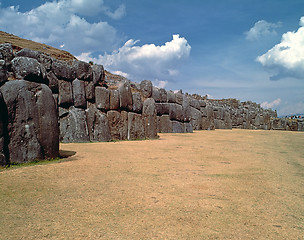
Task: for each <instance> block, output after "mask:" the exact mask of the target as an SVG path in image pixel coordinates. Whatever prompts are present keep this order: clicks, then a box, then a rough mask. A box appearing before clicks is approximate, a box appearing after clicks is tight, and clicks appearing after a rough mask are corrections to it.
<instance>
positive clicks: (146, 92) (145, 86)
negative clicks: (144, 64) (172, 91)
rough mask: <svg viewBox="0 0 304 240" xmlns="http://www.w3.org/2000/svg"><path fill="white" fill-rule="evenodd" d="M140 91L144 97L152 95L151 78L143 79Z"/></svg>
mask: <svg viewBox="0 0 304 240" xmlns="http://www.w3.org/2000/svg"><path fill="white" fill-rule="evenodd" d="M140 91H141V94H142V96H143V97H144V98H150V97H151V96H152V82H151V81H149V80H143V81H141V82H140Z"/></svg>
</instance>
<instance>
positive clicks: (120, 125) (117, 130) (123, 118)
mask: <svg viewBox="0 0 304 240" xmlns="http://www.w3.org/2000/svg"><path fill="white" fill-rule="evenodd" d="M107 116H108V121H109V127H110V132H111V136H112V139H117V140H124V139H127V137H128V113H127V112H126V111H122V112H121V113H119V112H117V111H112V110H111V111H108V112H107Z"/></svg>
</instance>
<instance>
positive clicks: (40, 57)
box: [16, 48, 52, 71]
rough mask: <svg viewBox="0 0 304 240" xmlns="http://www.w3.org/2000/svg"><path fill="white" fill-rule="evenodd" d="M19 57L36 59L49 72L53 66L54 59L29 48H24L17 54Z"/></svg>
mask: <svg viewBox="0 0 304 240" xmlns="http://www.w3.org/2000/svg"><path fill="white" fill-rule="evenodd" d="M16 56H17V57H28V58H34V59H36V60H37V61H38V62H39V63H41V64H42V65H43V66H44V68H45V69H46V70H47V71H49V70H50V69H51V66H52V58H51V56H49V55H46V54H44V53H41V52H38V51H34V50H32V49H29V48H23V49H21V50H20V51H18V52H17V53H16Z"/></svg>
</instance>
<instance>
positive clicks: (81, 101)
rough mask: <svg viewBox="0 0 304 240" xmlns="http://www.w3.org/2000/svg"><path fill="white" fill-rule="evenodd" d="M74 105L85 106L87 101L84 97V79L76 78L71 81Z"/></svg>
mask: <svg viewBox="0 0 304 240" xmlns="http://www.w3.org/2000/svg"><path fill="white" fill-rule="evenodd" d="M72 87H73V99H74V106H75V107H77V108H84V109H85V108H86V107H87V101H86V97H85V87H84V81H81V80H78V79H77V78H76V79H75V80H74V81H73V82H72Z"/></svg>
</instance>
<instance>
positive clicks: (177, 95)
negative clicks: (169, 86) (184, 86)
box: [175, 92, 184, 105]
mask: <svg viewBox="0 0 304 240" xmlns="http://www.w3.org/2000/svg"><path fill="white" fill-rule="evenodd" d="M183 99H184V95H183V94H182V93H181V92H177V93H175V100H176V103H178V104H179V105H182V104H183Z"/></svg>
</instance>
